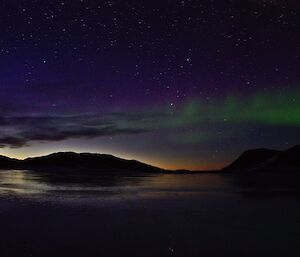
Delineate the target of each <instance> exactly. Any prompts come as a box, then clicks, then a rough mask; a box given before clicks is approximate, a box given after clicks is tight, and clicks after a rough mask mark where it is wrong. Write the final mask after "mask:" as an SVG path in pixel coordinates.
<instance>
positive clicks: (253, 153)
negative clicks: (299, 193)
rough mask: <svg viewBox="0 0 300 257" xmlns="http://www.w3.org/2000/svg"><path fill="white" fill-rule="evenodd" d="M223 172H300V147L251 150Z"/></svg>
mask: <svg viewBox="0 0 300 257" xmlns="http://www.w3.org/2000/svg"><path fill="white" fill-rule="evenodd" d="M222 171H225V172H245V171H266V172H269V171H273V172H288V171H300V145H298V146H294V147H292V148H290V149H288V150H285V151H278V150H271V149H254V150H249V151H246V152H244V153H243V154H242V155H241V156H240V157H239V158H238V159H237V160H236V161H234V162H233V163H231V164H230V165H229V166H227V167H225V168H224V169H223V170H222Z"/></svg>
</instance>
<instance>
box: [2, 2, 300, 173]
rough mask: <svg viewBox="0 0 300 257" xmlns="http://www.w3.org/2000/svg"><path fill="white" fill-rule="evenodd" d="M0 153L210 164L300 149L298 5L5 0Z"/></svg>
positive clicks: (207, 166)
mask: <svg viewBox="0 0 300 257" xmlns="http://www.w3.org/2000/svg"><path fill="white" fill-rule="evenodd" d="M0 19H1V21H0V30H1V36H0V88H1V89H0V147H1V149H0V154H3V155H7V156H10V157H16V158H25V157H28V156H37V155H44V154H48V153H51V152H57V151H76V152H99V153H110V154H113V155H116V156H120V157H124V158H129V159H138V160H141V161H144V162H147V163H150V164H153V165H157V166H160V167H164V168H173V169H175V168H189V169H214V168H220V167H222V166H224V165H226V164H227V163H228V162H230V161H231V160H233V159H234V158H236V157H237V156H238V155H239V154H240V153H241V152H242V151H244V150H246V149H249V148H256V147H270V148H278V149H284V148H288V147H290V146H293V145H295V144H298V143H300V134H299V128H300V88H299V86H300V4H299V3H298V1H296V0H295V1H292V0H290V1H288V0H286V1H284V0H277V1H276V0H273V1H272V0H243V1H241V0H228V1H226V0H210V1H201V0H198V1H192V0H191V1H189V0H182V1H177V0H176V1H175V0H172V1H171V0H163V1H134V0H133V1H125V0H115V1H114V0H111V1H106V0H103V1H91V0H72V1H71V0H68V1H51V0H47V1H46V0H35V1H33V0H9V1H8V0H2V1H1V2H0Z"/></svg>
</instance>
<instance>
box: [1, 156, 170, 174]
mask: <svg viewBox="0 0 300 257" xmlns="http://www.w3.org/2000/svg"><path fill="white" fill-rule="evenodd" d="M0 169H29V170H44V171H51V172H55V171H58V172H70V171H82V170H84V171H92V172H133V171H134V172H135V171H136V172H162V171H164V170H163V169H160V168H157V167H154V166H151V165H148V164H145V163H142V162H138V161H135V160H125V159H121V158H117V157H115V156H112V155H107V154H91V153H73V152H59V153H54V154H50V155H47V156H42V157H35V158H27V159H25V160H16V159H10V158H8V157H5V156H0Z"/></svg>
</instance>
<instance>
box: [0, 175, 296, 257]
mask: <svg viewBox="0 0 300 257" xmlns="http://www.w3.org/2000/svg"><path fill="white" fill-rule="evenodd" d="M299 181H300V179H299V177H298V176H296V175H293V174H290V175H286V176H284V178H283V177H282V175H278V174H277V175H276V174H273V175H271V174H269V175H255V174H250V175H244V176H233V175H226V176H221V175H211V174H197V175H180V174H178V175H175V174H167V175H148V176H139V177H135V176H124V177H120V176H115V177H110V176H103V177H101V178H99V177H98V178H96V177H93V176H85V177H78V176H76V175H74V176H72V177H67V178H66V177H63V176H57V175H56V176H53V175H52V176H49V175H46V174H40V173H34V172H29V171H0V229H1V230H0V233H1V234H0V257H8V256H9V257H23V256H36V257H48V256H49V257H69V256H70V257H98V256H100V257H106V256H107V257H135V256H136V257H160V256H178V257H192V256H193V257H194V256H195V257H196V256H197V257H199V256H208V257H216V256H230V257H233V256H239V257H246V256H249V257H250V256H251V257H253V256H255V257H259V256H264V257H269V256H270V257H271V256H272V257H274V256H285V257H286V256H291V257H293V256H300V201H299V200H300V194H299V191H300V190H299V186H298V185H299Z"/></svg>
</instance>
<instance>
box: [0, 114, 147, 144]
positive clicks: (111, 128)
mask: <svg viewBox="0 0 300 257" xmlns="http://www.w3.org/2000/svg"><path fill="white" fill-rule="evenodd" d="M142 119H143V117H142V116H136V115H132V116H131V115H129V114H125V113H124V115H123V116H122V115H121V114H120V113H118V114H117V115H114V114H109V115H108V114H106V115H102V116H101V115H95V114H86V115H65V116H46V115H45V116H32V115H29V116H24V115H23V116H0V147H2V148H3V147H12V148H18V147H22V146H25V145H28V144H30V142H32V141H61V140H66V139H70V138H94V137H100V136H115V135H124V134H125V135H129V134H139V133H145V132H148V131H149V130H148V129H144V128H136V127H134V124H133V123H132V121H137V120H142Z"/></svg>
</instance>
